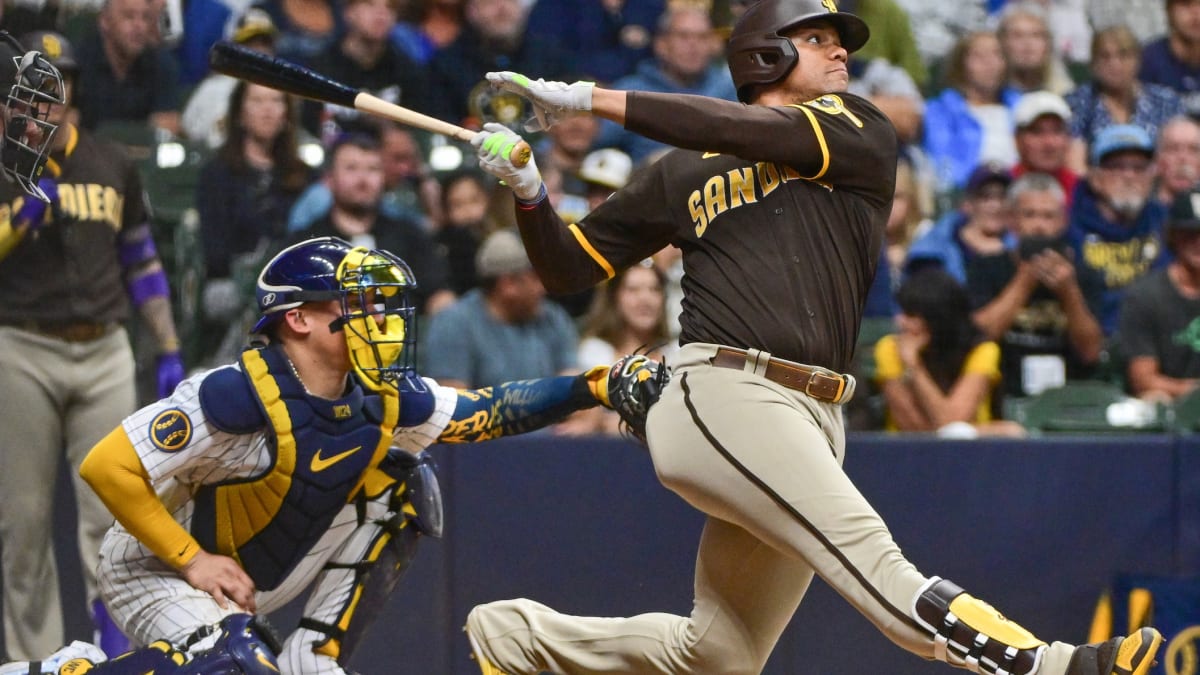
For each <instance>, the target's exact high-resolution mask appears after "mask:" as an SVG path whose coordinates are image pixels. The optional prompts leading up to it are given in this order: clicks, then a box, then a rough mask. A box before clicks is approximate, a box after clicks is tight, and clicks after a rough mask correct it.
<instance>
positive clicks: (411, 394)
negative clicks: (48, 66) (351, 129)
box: [56, 237, 665, 675]
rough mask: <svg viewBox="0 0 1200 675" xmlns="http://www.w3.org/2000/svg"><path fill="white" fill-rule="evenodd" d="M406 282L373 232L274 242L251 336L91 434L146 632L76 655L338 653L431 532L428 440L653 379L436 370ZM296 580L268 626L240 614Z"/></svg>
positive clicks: (124, 590) (543, 413)
mask: <svg viewBox="0 0 1200 675" xmlns="http://www.w3.org/2000/svg"><path fill="white" fill-rule="evenodd" d="M415 288H416V282H415V281H414V279H413V276H412V273H411V271H410V270H409V268H408V266H407V265H406V264H405V263H404V262H403V261H402V260H400V259H399V258H397V257H396V256H394V255H392V254H391V253H388V252H385V251H380V250H369V249H366V248H361V247H358V248H356V247H353V246H351V245H350V244H348V243H347V242H345V241H342V240H341V239H336V238H332V237H326V238H319V239H310V240H308V241H305V242H301V243H299V244H296V245H294V246H292V247H289V248H287V249H284V250H283V251H282V252H280V253H279V254H278V255H277V256H275V257H274V258H273V259H272V260H271V261H269V262H268V263H267V264H266V266H265V268H264V269H263V271H262V273H261V274H260V276H259V278H258V282H257V298H258V307H259V310H260V318H259V320H258V322H257V324H256V325H255V326H254V329H253V331H254V333H255V334H256V335H257V336H259V337H260V338H261V339H260V340H258V342H260V343H263V344H258V345H256V346H254V347H252V348H250V349H247V350H246V351H245V352H244V353H243V354H242V355H241V358H240V359H239V361H238V362H237V363H236V364H233V365H231V366H227V367H223V368H217V369H215V370H211V371H208V372H205V373H201V374H198V375H196V376H194V377H191V378H189V379H187V380H185V381H184V382H182V383H181V384H180V385H179V387H178V388H177V389H176V390H175V393H174V394H172V395H171V396H170V397H168V398H165V399H162V400H160V401H158V402H157V403H154V404H151V405H149V406H147V407H145V408H143V409H142V410H140V411H138V412H136V413H134V414H133V415H131V416H129V417H128V418H126V419H125V420H124V422H123V423H122V424H121V425H120V426H119V427H117V428H116V429H115V430H113V431H112V433H110V434H109V435H108V436H107V437H106V438H104V439H103V440H102V441H101V442H100V443H98V444H97V445H96V447H95V448H93V449H92V451H91V452H90V453H89V454H88V456H87V458H86V459H85V461H84V463H83V466H82V468H81V470H80V473H81V474H82V476H83V478H84V479H85V480H86V481H87V482H88V483H89V484H90V485H91V486H92V487H93V488H94V489H95V491H96V493H97V494H98V495H99V496H100V498H101V499H102V500H103V501H104V503H105V504H106V505H107V506H108V507H109V509H110V510H111V511H112V513H113V515H114V516H116V520H117V524H116V525H115V526H114V527H113V528H112V529H111V530H110V531H109V532H108V534H107V536H106V537H105V539H104V543H103V546H102V547H101V553H100V565H99V571H98V577H99V583H100V592H101V596H102V598H103V599H104V602H105V603H106V605H107V607H108V610H109V612H110V614H111V615H112V617H113V619H114V620H115V621H116V622H117V624H118V625H119V626H120V627H121V628H122V629H123V630H124V631H125V633H126V634H127V635H128V636H129V637H130V638H131V639H132V640H133V641H134V642H135V643H136V644H141V645H149V646H147V647H145V648H143V649H141V650H139V651H136V652H133V653H131V654H128V655H125V656H122V657H120V658H117V659H114V660H112V661H109V662H105V663H103V664H101V665H100V666H96V667H95V668H93V669H92V670H91V671H89V672H95V673H119V674H121V675H135V674H141V673H145V672H147V671H148V670H151V668H149V667H148V666H149V665H152V664H154V663H157V664H158V665H157V666H155V667H154V668H153V672H156V673H193V672H196V673H199V672H235V673H236V672H245V673H260V672H261V673H268V672H277V671H276V670H275V669H276V668H277V669H278V670H279V671H282V672H285V673H294V674H300V673H304V674H317V673H344V672H346V670H345V667H346V663H347V662H348V659H349V658H350V656H351V654H352V653H353V651H354V648H355V646H356V645H357V643H358V642H359V640H360V638H361V637H362V635H363V631H364V630H365V628H366V627H367V626H368V625H369V624H370V623H371V621H372V619H373V618H374V617H375V616H376V615H377V613H378V611H379V609H380V608H381V606H382V603H383V602H384V601H385V600H386V598H387V597H388V595H389V594H390V593H391V591H392V589H393V588H394V587H395V585H396V583H397V582H398V581H399V579H400V577H401V576H402V575H403V573H404V571H405V569H406V568H407V565H408V563H409V561H410V560H411V558H412V556H413V554H414V552H415V550H416V545H417V541H418V539H419V538H420V537H421V536H422V535H429V536H435V537H436V536H439V534H440V531H441V500H440V496H439V494H440V493H439V490H438V485H437V480H436V477H435V474H434V470H433V466H432V463H431V461H430V459H429V458H428V457H427V456H426V455H425V454H424V453H423V450H424V449H425V448H426V447H428V446H429V445H431V444H432V443H435V442H443V443H467V442H472V441H482V440H488V439H492V438H497V437H500V436H505V435H511V434H516V433H522V432H527V431H531V430H533V429H537V428H539V427H542V426H545V425H547V424H550V423H552V422H555V421H557V420H560V419H562V418H563V417H565V416H566V415H567V414H569V413H571V412H573V411H575V410H580V409H584V408H590V407H593V406H595V405H598V404H604V405H608V406H610V407H612V406H614V405H616V406H618V407H619V408H621V409H623V410H624V411H625V414H626V415H627V416H633V417H637V416H639V415H640V416H641V417H644V406H642V407H639V404H638V401H644V400H646V399H645V398H644V397H643V396H642V394H641V392H642V390H643V389H645V388H646V387H647V386H649V385H651V384H654V383H661V382H662V381H663V380H664V379H665V370H664V369H661V368H660V367H659V365H658V364H656V363H654V362H652V361H649V360H647V359H646V358H645V357H642V356H632V357H627V358H625V359H622V360H619V361H618V362H617V364H615V365H613V366H611V367H610V366H600V367H596V368H593V369H591V370H589V371H587V372H586V373H584V374H582V375H578V376H561V377H550V378H543V379H535V380H525V381H520V382H510V383H506V384H502V385H499V386H497V387H494V388H492V387H489V388H485V389H479V390H473V391H460V390H455V389H451V388H447V387H442V386H439V385H438V384H437V383H436V382H434V381H433V380H430V379H427V378H422V377H419V376H418V375H417V374H416V372H415V369H414V367H413V364H414V363H415V357H416V354H415V336H416V325H415V323H414V321H415V316H416V310H415V309H414V307H413V305H412V304H411V302H410V298H411V296H412V294H413V291H414V289H415ZM309 588H311V589H312V590H311V591H310V592H309V595H308V601H307V604H306V605H305V607H304V611H303V618H302V619H301V621H300V622H299V626H298V627H296V629H295V630H293V631H292V632H291V633H290V635H288V636H287V638H286V639H285V640H284V641H283V643H282V646H280V645H278V643H276V642H275V641H274V640H273V639H272V638H271V636H270V633H269V631H266V630H264V629H263V628H262V626H261V624H259V623H258V622H256V621H254V620H253V616H252V614H253V613H255V612H264V613H269V612H271V611H273V610H275V609H277V608H279V607H280V606H282V605H283V604H285V603H287V602H288V601H290V600H291V599H292V598H294V597H296V596H297V595H298V594H299V593H301V592H302V591H304V590H306V589H309ZM155 641H158V642H155ZM69 655H70V654H69V653H64V654H60V655H59V658H58V659H57V660H56V663H57V662H60V661H63V660H64V659H63V658H62V657H63V656H69ZM89 661H90V659H89ZM81 663H83V662H81V661H71V660H69V659H68V660H66V663H65V664H64V665H63V666H61V668H59V671H60V672H64V673H66V672H73V671H70V670H68V669H67V668H68V666H69V665H71V664H75V665H74V666H72V667H79V664H81ZM206 664H209V665H206ZM210 664H224V666H225V667H228V668H229V670H219V671H218V670H214V669H213V668H214V666H212V665H210ZM88 665H89V666H90V665H91V664H90V663H89V664H88ZM201 665H203V668H201ZM206 669H207V670H206Z"/></svg>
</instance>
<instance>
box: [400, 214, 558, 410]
mask: <svg viewBox="0 0 1200 675" xmlns="http://www.w3.org/2000/svg"><path fill="white" fill-rule="evenodd" d="M475 275H476V277H477V278H478V279H479V284H480V286H479V288H476V289H474V290H472V291H469V292H468V293H466V294H465V295H463V296H462V297H461V298H460V299H459V300H458V302H456V303H454V304H453V305H451V306H450V307H447V308H446V309H445V310H443V311H441V312H439V313H438V314H437V315H436V316H434V317H433V318H432V319H431V320H430V322H429V331H428V335H427V337H426V343H427V346H425V347H424V355H423V356H424V360H425V362H424V363H423V365H422V368H423V370H424V371H425V372H427V373H429V374H430V376H431V377H435V378H436V379H437V380H438V382H442V383H450V384H449V385H448V386H454V387H458V386H464V387H490V386H492V385H496V384H499V383H501V382H506V381H510V380H525V379H530V378H536V377H547V376H550V375H559V374H565V373H570V372H575V371H576V353H577V349H578V347H579V334H578V331H577V330H576V328H575V324H574V323H573V322H572V320H571V317H570V316H569V315H568V314H567V312H566V310H564V309H563V308H562V307H560V306H559V305H558V303H556V302H554V301H552V300H547V299H546V288H545V286H543V285H542V281H541V279H540V278H538V275H537V272H535V271H534V270H533V265H532V263H530V261H529V256H528V255H527V254H526V253H525V247H524V245H523V244H522V243H521V238H520V237H519V236H518V235H517V234H516V233H515V232H513V231H512V230H498V231H496V232H493V233H492V234H491V235H489V236H488V237H487V239H484V240H483V243H482V244H481V245H480V246H479V250H478V251H477V252H476V254H475Z"/></svg>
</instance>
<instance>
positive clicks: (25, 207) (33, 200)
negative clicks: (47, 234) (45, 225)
mask: <svg viewBox="0 0 1200 675" xmlns="http://www.w3.org/2000/svg"><path fill="white" fill-rule="evenodd" d="M37 186H38V188H39V189H41V191H42V192H44V193H45V194H46V198H47V199H48V200H49V201H46V202H44V201H42V200H41V199H38V198H37V197H35V196H34V195H25V203H24V204H22V205H21V209H20V210H19V211H17V215H15V216H13V222H14V223H16V224H17V225H18V226H19V225H21V224H22V223H26V224H28V227H29V229H30V230H31V231H34V230H37V229H38V228H40V227H41V226H42V221H43V220H45V218H46V209H48V208H53V207H54V206H57V204H58V183H56V182H55V181H54V179H53V178H41V179H39V180H38V183H37Z"/></svg>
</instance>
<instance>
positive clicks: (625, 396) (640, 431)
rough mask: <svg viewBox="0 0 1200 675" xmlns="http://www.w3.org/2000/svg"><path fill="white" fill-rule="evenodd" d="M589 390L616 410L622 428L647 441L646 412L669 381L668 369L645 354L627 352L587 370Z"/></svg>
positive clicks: (605, 404)
mask: <svg viewBox="0 0 1200 675" xmlns="http://www.w3.org/2000/svg"><path fill="white" fill-rule="evenodd" d="M587 376H588V380H589V383H590V386H591V387H592V393H593V394H595V396H596V398H597V399H599V400H600V402H601V403H602V404H604V406H605V407H606V408H611V409H612V410H615V411H617V414H618V415H620V416H621V422H622V423H623V425H624V427H625V428H626V429H627V430H628V431H629V433H631V434H633V435H634V436H636V437H637V439H638V440H640V441H642V442H643V443H645V442H646V415H647V414H648V413H649V412H650V406H652V405H654V404H655V403H656V402H657V401H658V397H659V396H661V395H662V390H663V389H664V388H666V386H667V383H668V382H670V381H671V369H670V368H668V367H667V365H666V364H665V363H659V362H658V361H655V360H653V359H651V358H649V357H647V356H646V355H645V354H630V355H628V356H623V357H621V358H620V359H617V361H616V363H614V364H612V365H611V366H600V367H598V368H593V369H592V370H591V371H589V372H588V373H587Z"/></svg>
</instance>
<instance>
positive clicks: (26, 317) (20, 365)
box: [0, 31, 184, 658]
mask: <svg viewBox="0 0 1200 675" xmlns="http://www.w3.org/2000/svg"><path fill="white" fill-rule="evenodd" d="M22 41H23V42H24V44H25V46H26V47H27V48H31V49H36V50H37V51H40V52H42V53H43V54H45V55H46V57H47V58H48V59H49V60H50V62H51V63H53V64H54V65H55V66H56V67H57V68H58V69H59V70H60V71H62V74H63V83H64V91H65V100H64V103H63V104H61V105H59V104H56V105H53V106H51V107H50V110H49V113H48V121H49V122H51V123H53V124H57V125H58V130H57V132H56V133H55V134H54V136H53V138H52V140H51V144H50V150H49V159H47V161H46V170H45V171H44V172H43V173H42V177H41V179H40V180H39V181H38V184H39V187H40V188H41V189H42V191H43V192H44V193H45V194H46V196H47V198H48V200H49V201H48V203H47V204H43V208H42V209H41V211H40V213H39V214H38V215H37V216H36V217H34V218H31V220H33V224H32V226H31V227H30V229H28V230H26V231H25V232H24V234H23V236H22V237H21V238H20V239H19V240H18V241H16V242H15V243H14V244H13V246H12V248H11V250H9V251H7V252H6V254H5V255H0V396H2V397H3V400H4V404H3V405H0V429H4V434H3V436H2V437H0V464H2V465H3V466H4V467H5V468H4V471H0V495H3V496H4V497H3V499H4V507H3V508H0V532H2V533H3V537H4V542H3V543H4V559H3V563H4V568H3V577H4V584H5V586H4V608H5V619H6V621H5V627H6V630H7V631H8V642H7V645H8V650H9V655H10V656H13V657H26V658H28V657H33V656H39V655H42V654H48V653H50V652H51V651H53V650H54V649H57V648H58V646H59V645H60V644H61V643H62V640H63V622H62V613H61V609H60V607H59V601H58V572H57V570H56V568H55V562H54V555H53V554H52V546H53V539H54V537H53V532H54V527H53V518H52V516H53V510H54V509H53V507H54V503H55V490H54V482H55V479H56V478H57V476H58V473H59V467H60V465H61V463H62V462H63V461H64V460H65V461H66V462H68V463H69V464H70V466H71V467H72V473H73V474H74V473H77V471H78V468H79V465H80V464H81V462H82V461H83V458H84V455H85V454H86V453H87V451H88V450H89V449H90V448H91V447H92V445H93V444H95V443H96V441H98V440H100V438H102V437H103V436H104V435H105V434H107V433H108V432H109V431H111V430H112V427H113V426H115V425H116V424H117V423H118V422H119V421H120V420H121V418H122V417H124V416H125V415H128V414H129V413H130V412H131V411H132V410H134V409H135V408H136V407H137V402H138V397H137V390H136V384H135V371H136V368H135V359H134V354H133V352H132V351H131V345H130V340H129V336H128V334H127V332H126V329H125V326H126V324H127V322H128V321H129V319H130V318H131V317H130V315H131V309H136V310H137V313H138V315H139V318H140V319H141V324H142V326H143V327H144V328H146V329H148V331H149V333H150V335H152V336H153V340H154V343H155V344H156V346H157V351H158V357H157V366H158V367H157V385H158V391H157V392H151V395H157V396H166V395H168V394H170V393H171V391H172V390H173V389H174V388H175V385H176V384H178V383H179V381H180V380H182V379H183V375H184V367H183V362H182V360H181V358H180V353H179V340H178V338H177V337H176V333H175V324H174V320H173V318H172V314H171V303H170V289H169V288H168V284H167V277H166V273H165V272H164V270H163V267H162V262H161V260H160V258H159V256H158V253H157V251H156V248H155V243H154V239H153V237H152V235H151V231H150V224H149V214H148V213H147V209H146V202H145V200H144V198H143V190H142V181H141V177H140V175H139V174H138V170H137V166H136V165H135V164H134V163H133V161H132V160H130V159H129V158H127V157H126V156H125V154H124V153H123V152H122V150H121V148H120V146H118V145H116V144H113V143H108V142H104V141H102V140H100V139H98V138H96V137H95V136H94V135H92V134H91V133H90V132H88V131H86V130H83V129H80V128H78V127H77V126H76V125H75V124H73V123H71V122H68V121H67V120H69V119H71V117H72V113H73V112H74V111H73V110H71V106H72V104H73V93H74V91H73V89H74V85H75V83H76V81H77V80H76V78H77V75H76V73H77V66H78V64H79V61H78V60H77V59H76V56H75V52H74V50H73V49H72V48H71V45H70V43H68V42H67V40H66V38H64V37H63V36H62V35H59V34H58V33H52V32H48V31H39V32H36V33H31V34H29V35H26V36H23V37H22ZM30 199H31V197H29V196H26V195H23V194H22V193H21V191H20V190H19V189H18V188H17V186H15V185H10V184H8V183H4V184H0V210H2V211H3V212H5V213H11V212H17V213H21V212H26V213H27V212H28V211H27V210H25V206H27V205H28V202H29V200H30ZM39 204H41V202H39ZM10 209H11V211H10ZM5 219H7V218H5ZM75 486H76V490H75V499H76V504H77V512H78V518H79V549H80V550H79V555H80V558H81V567H82V571H83V576H84V586H85V590H86V593H87V599H88V601H89V604H90V609H91V611H92V615H93V618H94V620H95V623H96V627H97V630H98V632H99V640H98V642H100V643H101V646H102V647H103V648H104V649H105V650H106V651H107V652H108V653H109V654H118V653H120V652H122V651H124V650H125V648H126V646H127V644H128V642H127V641H126V640H125V637H124V636H123V635H122V634H121V632H120V631H119V630H117V629H116V627H115V626H114V625H113V624H112V622H111V621H110V620H109V619H108V614H107V610H106V608H105V606H104V604H103V603H102V602H101V601H100V600H99V597H98V590H97V585H96V563H97V559H98V555H99V551H100V541H101V540H102V539H103V537H104V532H105V531H106V530H107V529H108V527H109V526H110V525H111V524H112V516H111V515H110V514H109V513H108V510H107V509H106V508H105V507H104V504H103V503H101V502H100V501H99V499H97V497H96V495H95V493H93V492H92V491H91V490H90V489H88V488H87V487H86V486H84V485H83V484H82V483H80V482H78V481H76V483H75ZM72 611H78V609H75V608H72Z"/></svg>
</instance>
